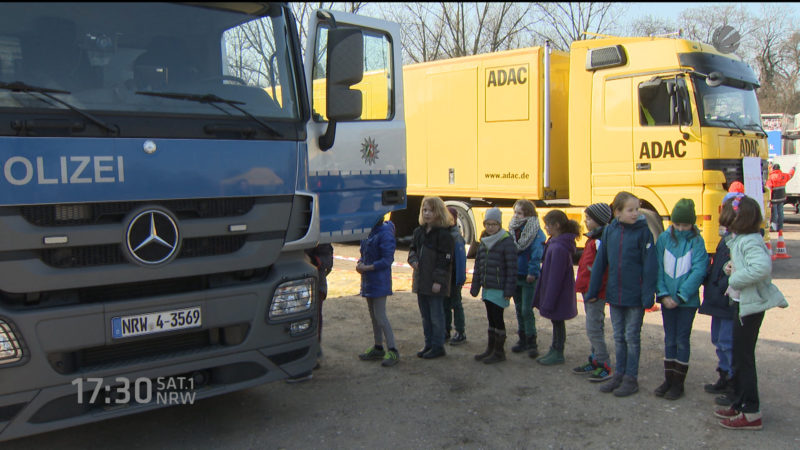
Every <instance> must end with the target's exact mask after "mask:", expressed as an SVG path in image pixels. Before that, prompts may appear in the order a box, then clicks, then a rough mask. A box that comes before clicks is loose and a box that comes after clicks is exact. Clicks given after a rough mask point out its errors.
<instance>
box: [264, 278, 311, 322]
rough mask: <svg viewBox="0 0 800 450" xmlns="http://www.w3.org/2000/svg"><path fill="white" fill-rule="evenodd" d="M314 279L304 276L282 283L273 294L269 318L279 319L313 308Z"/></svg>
mask: <svg viewBox="0 0 800 450" xmlns="http://www.w3.org/2000/svg"><path fill="white" fill-rule="evenodd" d="M313 293H314V279H313V278H304V279H302V280H292V281H287V282H285V283H281V284H280V285H279V286H278V288H277V289H275V295H273V296H272V305H271V306H270V308H269V318H270V319H278V318H281V317H283V316H289V315H292V314H296V313H299V312H303V311H308V310H309V309H311V300H312V299H313V297H314V295H313Z"/></svg>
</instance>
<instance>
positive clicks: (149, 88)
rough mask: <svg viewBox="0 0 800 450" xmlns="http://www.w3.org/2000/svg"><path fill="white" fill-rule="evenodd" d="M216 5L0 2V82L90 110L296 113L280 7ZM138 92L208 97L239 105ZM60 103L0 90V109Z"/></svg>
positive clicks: (270, 116) (275, 116)
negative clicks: (36, 89) (43, 92)
mask: <svg viewBox="0 0 800 450" xmlns="http://www.w3.org/2000/svg"><path fill="white" fill-rule="evenodd" d="M209 5H213V4H209ZM216 5H221V6H219V7H211V6H204V5H202V4H201V5H200V6H188V5H180V4H161V3H147V2H145V3H5V4H2V6H0V11H2V13H1V14H0V82H4V83H14V82H20V83H24V84H26V85H30V86H38V87H42V88H46V89H53V90H58V91H65V92H66V93H64V92H61V93H54V94H51V95H53V96H56V97H58V98H59V99H61V100H63V101H64V102H68V103H69V105H73V106H74V107H75V108H78V109H80V110H81V111H87V112H88V111H91V112H92V113H93V114H95V115H103V114H107V115H116V116H125V117H131V116H142V115H146V116H153V115H158V116H173V117H175V116H179V117H181V118H182V119H185V118H187V117H188V118H191V117H193V116H198V118H202V119H203V120H208V119H209V117H220V116H222V117H224V118H226V119H229V120H230V119H231V117H232V116H234V117H236V118H237V120H238V119H239V118H243V119H244V120H250V117H249V116H248V114H247V113H249V114H251V115H252V116H256V117H258V118H260V119H263V120H285V119H297V118H298V117H299V108H298V98H297V89H296V84H295V81H296V80H297V74H296V73H295V71H294V70H293V58H294V56H293V53H292V52H291V51H290V48H291V45H290V42H289V39H288V36H289V34H290V33H289V31H288V29H287V24H286V17H285V14H286V13H285V11H284V10H285V8H281V7H278V6H276V7H270V6H264V7H262V8H261V9H260V10H259V11H250V13H247V12H244V11H238V10H236V9H235V8H236V5H237V4H235V3H234V4H231V5H232V6H226V5H225V4H216ZM256 9H258V8H256ZM295 64H297V63H296V62H295ZM145 92H154V93H155V92H170V93H182V94H190V95H198V96H216V97H219V98H223V99H228V100H231V101H235V102H237V103H236V105H237V106H239V107H240V109H239V108H232V107H230V105H224V104H223V105H222V106H220V105H216V106H215V105H213V104H210V103H208V102H189V101H181V100H180V99H175V98H165V97H163V96H155V95H142V93H145ZM217 106H220V107H219V108H218V107H217ZM66 108H67V107H66V106H65V105H64V104H62V103H60V102H57V101H53V100H52V99H48V98H46V96H42V95H40V94H36V93H33V94H32V93H31V92H21V91H18V90H13V89H5V90H0V113H4V114H8V113H11V114H14V113H15V111H16V112H17V113H22V112H25V113H28V112H30V111H36V110H38V111H42V110H44V111H54V110H64V109H66ZM220 108H224V109H222V110H221V109H220ZM242 110H245V111H246V112H243V111H242Z"/></svg>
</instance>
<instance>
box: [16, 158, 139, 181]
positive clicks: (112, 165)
mask: <svg viewBox="0 0 800 450" xmlns="http://www.w3.org/2000/svg"><path fill="white" fill-rule="evenodd" d="M3 178H5V180H6V181H7V182H8V183H9V184H11V185H13V186H24V185H26V184H29V183H36V184H88V183H124V182H125V162H124V160H123V158H122V156H58V157H44V156H37V157H34V158H26V157H25V156H12V157H10V158H8V159H7V160H6V161H5V162H4V163H3Z"/></svg>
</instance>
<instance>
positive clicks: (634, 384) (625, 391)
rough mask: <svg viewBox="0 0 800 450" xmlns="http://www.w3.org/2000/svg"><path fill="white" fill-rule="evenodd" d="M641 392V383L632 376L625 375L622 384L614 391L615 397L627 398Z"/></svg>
mask: <svg viewBox="0 0 800 450" xmlns="http://www.w3.org/2000/svg"><path fill="white" fill-rule="evenodd" d="M637 392H639V381H638V380H636V378H634V377H632V376H630V375H623V377H622V384H620V386H619V387H618V388H617V389H614V396H615V397H627V396H629V395H632V394H635V393H637Z"/></svg>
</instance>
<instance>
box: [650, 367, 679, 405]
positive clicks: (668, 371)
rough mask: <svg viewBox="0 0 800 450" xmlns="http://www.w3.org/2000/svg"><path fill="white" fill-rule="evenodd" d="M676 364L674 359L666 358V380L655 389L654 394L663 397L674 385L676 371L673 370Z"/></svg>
mask: <svg viewBox="0 0 800 450" xmlns="http://www.w3.org/2000/svg"><path fill="white" fill-rule="evenodd" d="M674 366H675V360H674V359H665V360H664V382H663V383H661V386H659V387H657V388H656V389H655V390H654V391H653V394H655V395H656V397H663V396H664V394H666V393H667V391H668V390H669V388H670V386H672V379H673V376H674V374H675V372H674V371H673V368H674Z"/></svg>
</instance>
